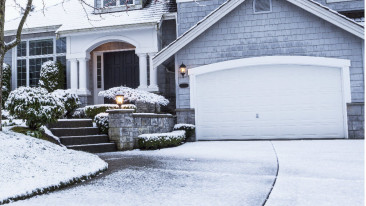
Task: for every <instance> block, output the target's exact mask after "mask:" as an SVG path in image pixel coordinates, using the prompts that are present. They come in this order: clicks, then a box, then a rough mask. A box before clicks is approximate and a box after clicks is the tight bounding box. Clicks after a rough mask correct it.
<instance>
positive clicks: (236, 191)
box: [13, 141, 277, 206]
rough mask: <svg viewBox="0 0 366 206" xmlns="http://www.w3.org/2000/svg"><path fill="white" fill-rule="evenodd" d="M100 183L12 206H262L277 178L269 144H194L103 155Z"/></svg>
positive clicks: (89, 183) (69, 189)
mask: <svg viewBox="0 0 366 206" xmlns="http://www.w3.org/2000/svg"><path fill="white" fill-rule="evenodd" d="M100 157H101V158H102V159H104V160H106V161H107V162H108V163H109V169H108V171H107V172H106V173H105V174H104V175H103V176H101V177H100V178H96V179H93V180H91V181H88V182H87V183H83V184H81V185H79V186H73V187H71V188H67V189H64V190H61V191H57V192H53V193H50V194H46V195H42V196H38V197H34V198H31V199H29V200H25V201H18V202H15V203H14V204H13V205H27V206H28V205H37V206H38V205H53V206H54V205H68V206H72V205H78V206H83V205H88V206H89V205H98V206H99V205H103V206H105V205H107V206H108V205H124V206H128V205H169V206H170V205H174V206H176V205H200V206H203V205H210V206H211V205H215V206H216V205H225V206H227V205H233V206H234V205H262V203H263V202H264V200H265V198H266V196H267V194H268V192H269V190H270V188H271V186H272V183H273V181H274V178H275V174H276V171H277V168H276V157H275V154H274V150H273V148H272V145H271V143H270V142H264V141H261V142H195V143H186V144H184V145H182V146H180V147H176V148H169V149H162V150H157V151H139V150H134V151H129V152H114V153H105V154H101V155H100Z"/></svg>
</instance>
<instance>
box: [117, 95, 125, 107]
mask: <svg viewBox="0 0 366 206" xmlns="http://www.w3.org/2000/svg"><path fill="white" fill-rule="evenodd" d="M123 99H124V96H123V95H122V94H117V95H116V102H117V104H118V106H119V108H120V109H121V108H122V104H123Z"/></svg>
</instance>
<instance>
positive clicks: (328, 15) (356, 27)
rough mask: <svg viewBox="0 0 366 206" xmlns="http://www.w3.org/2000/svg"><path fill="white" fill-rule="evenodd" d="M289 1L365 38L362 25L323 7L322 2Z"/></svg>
mask: <svg viewBox="0 0 366 206" xmlns="http://www.w3.org/2000/svg"><path fill="white" fill-rule="evenodd" d="M287 1H288V2H290V3H292V4H294V5H296V6H298V7H300V8H302V9H304V10H306V11H308V12H310V13H312V14H314V15H316V16H318V17H319V18H322V19H324V20H326V21H328V22H330V23H332V24H334V25H336V26H338V27H340V28H341V29H344V30H346V31H348V32H350V33H352V34H354V35H356V36H357V37H359V38H361V39H364V38H365V37H364V32H365V29H364V27H363V26H362V25H360V24H358V23H356V22H353V20H351V19H347V17H342V16H340V15H338V14H336V13H333V12H331V11H329V10H327V9H326V8H323V7H322V6H321V5H320V4H317V3H314V2H312V1H309V0H308V1H304V0H287Z"/></svg>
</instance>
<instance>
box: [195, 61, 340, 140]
mask: <svg viewBox="0 0 366 206" xmlns="http://www.w3.org/2000/svg"><path fill="white" fill-rule="evenodd" d="M341 85H342V84H341V71H340V69H336V68H326V67H311V66H291V65H277V66H260V67H259V66H258V67H247V68H236V69H230V70H225V71H219V72H212V73H207V74H202V75H199V76H196V83H195V87H196V100H195V101H196V106H195V107H196V108H195V109H196V122H197V138H198V139H204V138H206V139H210V138H211V139H243V138H244V139H263V138H284V137H289V138H306V137H311V138H323V137H344V127H343V101H342V100H343V99H342V87H341Z"/></svg>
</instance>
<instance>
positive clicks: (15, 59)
mask: <svg viewBox="0 0 366 206" xmlns="http://www.w3.org/2000/svg"><path fill="white" fill-rule="evenodd" d="M62 38H65V37H62ZM47 39H52V44H53V53H52V54H43V55H32V56H31V55H29V51H30V50H29V42H30V41H38V40H47ZM56 41H57V38H56V37H55V36H46V37H36V38H29V39H24V40H22V41H21V42H26V55H25V56H18V52H17V51H18V46H16V47H15V48H14V49H13V51H14V52H13V55H14V56H15V58H14V62H13V64H14V65H15V66H14V67H13V68H15V69H14V70H13V73H12V75H13V77H14V78H13V86H12V88H13V89H16V88H18V60H26V85H24V86H27V87H29V86H30V79H29V78H30V73H29V72H30V65H29V60H30V59H39V58H52V59H53V61H55V62H56V60H57V57H60V56H66V53H67V44H66V51H65V53H57V51H56V47H57V45H56ZM66 42H67V39H66ZM66 64H67V60H66ZM66 67H67V65H66Z"/></svg>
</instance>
